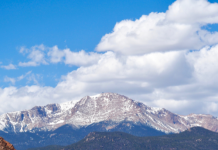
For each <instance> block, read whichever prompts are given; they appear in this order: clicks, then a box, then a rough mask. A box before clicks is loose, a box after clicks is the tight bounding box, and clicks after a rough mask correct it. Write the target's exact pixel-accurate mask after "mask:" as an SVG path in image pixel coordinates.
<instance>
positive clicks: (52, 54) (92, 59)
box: [48, 46, 101, 66]
mask: <svg viewBox="0 0 218 150" xmlns="http://www.w3.org/2000/svg"><path fill="white" fill-rule="evenodd" d="M48 56H49V59H50V62H51V63H59V62H64V63H65V64H66V65H74V66H87V65H92V64H94V63H96V62H97V61H98V60H99V59H100V56H101V54H98V53H94V52H90V53H86V52H85V51H84V50H81V51H79V52H72V51H71V50H70V49H69V48H67V49H64V50H60V49H58V47H57V46H54V47H52V48H50V49H49V52H48Z"/></svg>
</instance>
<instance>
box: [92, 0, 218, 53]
mask: <svg viewBox="0 0 218 150" xmlns="http://www.w3.org/2000/svg"><path fill="white" fill-rule="evenodd" d="M217 16H218V4H217V3H209V2H208V1H207V0H177V1H176V2H174V3H173V4H172V5H171V6H169V9H168V11H167V12H166V13H153V12H152V13H150V14H149V15H143V16H142V17H141V18H140V19H137V20H135V21H132V20H123V21H121V22H119V23H117V24H116V25H115V27H114V29H113V31H112V33H109V34H106V35H105V36H103V37H102V39H101V41H100V43H99V44H98V45H97V47H96V50H97V51H108V50H111V51H114V52H118V53H122V54H126V55H133V54H134V55H135V54H146V53H152V52H164V51H180V50H187V49H194V50H198V49H200V48H202V47H204V46H206V45H213V44H217V43H218V32H210V31H207V30H205V29H202V27H203V26H205V25H207V24H214V23H218V17H217Z"/></svg>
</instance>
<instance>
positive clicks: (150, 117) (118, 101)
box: [0, 93, 218, 133]
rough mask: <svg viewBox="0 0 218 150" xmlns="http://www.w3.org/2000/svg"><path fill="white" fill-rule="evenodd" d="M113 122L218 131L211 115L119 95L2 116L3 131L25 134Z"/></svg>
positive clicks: (217, 121)
mask: <svg viewBox="0 0 218 150" xmlns="http://www.w3.org/2000/svg"><path fill="white" fill-rule="evenodd" d="M102 121H111V122H114V123H115V125H112V126H110V127H107V126H105V129H107V128H113V127H116V125H118V124H119V123H121V122H122V121H130V122H133V123H135V124H138V123H140V124H143V125H147V126H150V127H152V128H154V129H157V130H160V131H163V132H165V133H170V132H173V133H178V132H181V131H184V130H186V129H188V128H190V127H193V126H201V127H204V128H207V129H209V130H212V131H218V119H217V118H215V117H213V116H211V115H201V114H200V115H198V114H190V115H187V116H182V115H177V114H174V113H172V112H170V111H168V110H166V109H164V108H156V107H149V106H146V105H145V104H143V103H140V102H136V101H134V100H132V99H129V98H128V97H126V96H123V95H119V94H116V93H101V94H98V95H93V96H85V97H84V98H82V99H81V100H78V101H69V102H65V103H61V104H48V105H46V106H36V107H33V108H32V109H30V110H25V111H17V112H10V113H7V114H3V115H1V116H0V130H2V131H4V132H26V131H31V132H34V131H35V130H37V131H38V130H40V131H47V130H55V129H57V128H59V127H61V126H63V125H65V124H70V125H72V126H74V127H77V128H80V127H86V126H88V125H91V124H93V123H99V122H102Z"/></svg>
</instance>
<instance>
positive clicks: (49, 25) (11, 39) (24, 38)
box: [0, 0, 173, 87]
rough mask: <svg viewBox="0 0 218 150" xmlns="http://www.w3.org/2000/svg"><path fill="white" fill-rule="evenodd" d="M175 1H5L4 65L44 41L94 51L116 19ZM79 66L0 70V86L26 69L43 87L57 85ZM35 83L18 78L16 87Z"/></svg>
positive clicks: (1, 27) (161, 8)
mask: <svg viewBox="0 0 218 150" xmlns="http://www.w3.org/2000/svg"><path fill="white" fill-rule="evenodd" d="M172 2H173V0H166V1H152V0H138V1H134V0H128V1H126V0H125V1H124V0H121V1H115V0H106V1H100V0H96V1H88V0H73V1H72V0H63V1H60V0H52V1H51V0H48V1H44V0H37V1H36V0H34V1H32V0H31V1H30V0H9V1H3V2H1V5H0V14H1V16H0V20H1V24H0V32H1V35H0V41H1V55H0V62H2V65H8V64H11V63H12V64H14V65H17V64H18V62H19V61H23V60H25V59H26V58H25V57H24V56H23V55H22V54H20V53H19V48H20V47H21V46H26V47H27V48H30V47H32V46H34V45H40V44H44V45H46V46H49V47H52V46H54V45H57V46H58V47H59V48H61V49H63V48H66V47H68V48H70V49H71V50H72V51H80V50H81V49H83V50H85V51H87V52H89V51H94V49H95V47H96V45H97V44H98V43H99V41H100V39H101V37H102V36H103V35H104V34H106V33H110V32H111V31H112V29H113V27H114V25H115V23H116V22H119V21H121V20H124V19H132V20H135V19H137V18H139V17H140V16H141V15H142V14H149V13H150V12H152V11H154V12H163V11H166V10H167V8H168V6H169V5H170V4H171V3H172ZM76 68H77V67H73V66H66V65H64V64H56V65H49V66H47V65H46V66H39V67H27V68H26V67H25V68H22V67H19V68H17V69H15V70H5V69H1V75H0V83H1V87H6V86H9V85H11V83H10V82H4V77H5V76H8V77H11V78H15V77H17V76H21V75H22V74H25V73H26V72H28V71H32V73H34V74H39V75H40V76H41V78H40V79H38V80H39V83H40V84H42V85H48V86H53V87H54V86H56V84H57V82H58V81H59V79H60V77H61V75H63V74H66V73H68V72H70V71H72V70H74V69H76ZM26 84H28V85H31V84H34V82H27V81H20V82H17V83H16V86H24V85H26Z"/></svg>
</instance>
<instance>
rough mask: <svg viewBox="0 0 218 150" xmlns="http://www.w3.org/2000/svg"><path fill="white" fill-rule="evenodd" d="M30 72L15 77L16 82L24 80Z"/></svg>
mask: <svg viewBox="0 0 218 150" xmlns="http://www.w3.org/2000/svg"><path fill="white" fill-rule="evenodd" d="M31 72H32V71H28V72H27V73H26V74H24V75H21V76H19V77H17V80H18V81H20V80H23V79H24V78H26V77H27V76H28V75H29V74H31Z"/></svg>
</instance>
